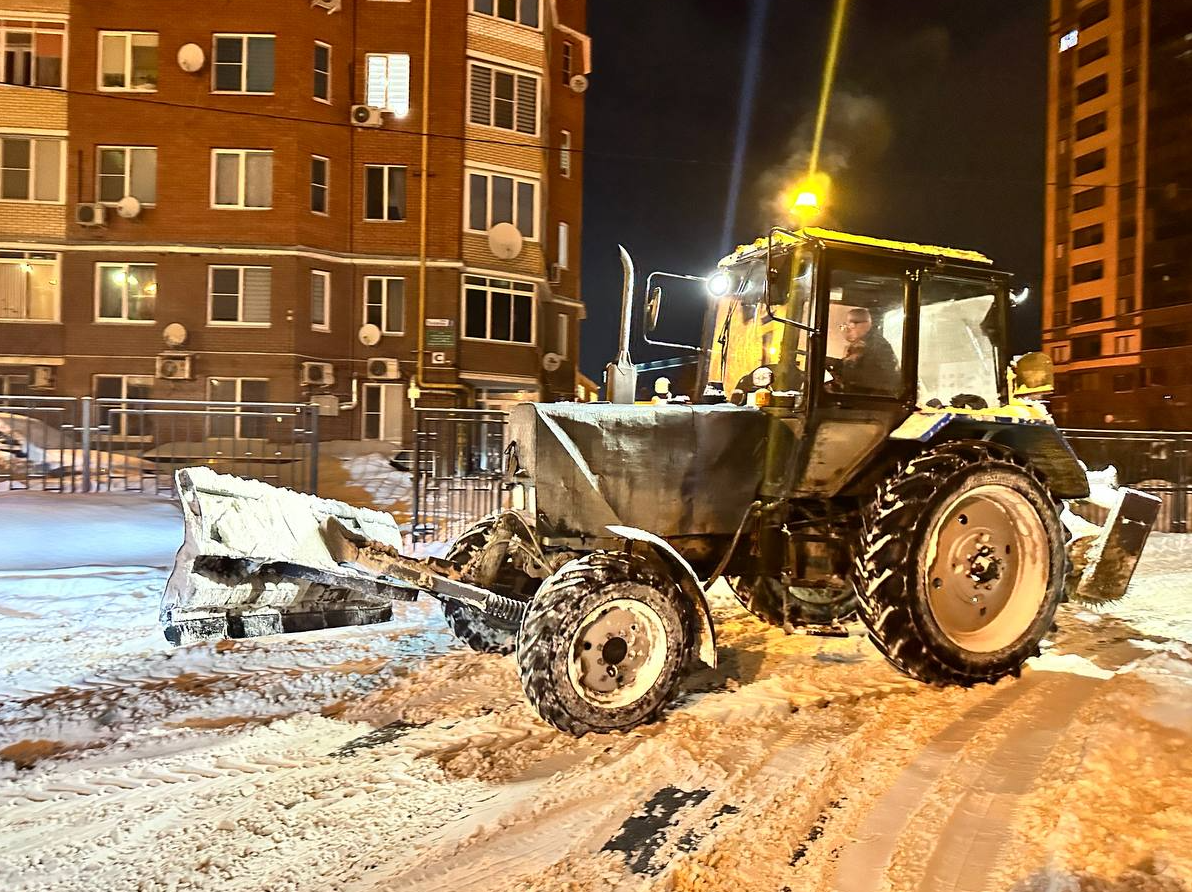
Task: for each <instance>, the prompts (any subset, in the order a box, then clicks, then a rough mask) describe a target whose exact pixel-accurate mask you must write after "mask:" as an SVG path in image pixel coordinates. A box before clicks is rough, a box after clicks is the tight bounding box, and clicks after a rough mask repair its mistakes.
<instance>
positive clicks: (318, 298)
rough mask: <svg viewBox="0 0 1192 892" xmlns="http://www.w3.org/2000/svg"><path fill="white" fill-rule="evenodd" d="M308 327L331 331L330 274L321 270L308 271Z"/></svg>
mask: <svg viewBox="0 0 1192 892" xmlns="http://www.w3.org/2000/svg"><path fill="white" fill-rule="evenodd" d="M310 327H311V328H312V329H314V330H315V331H331V273H329V272H326V271H324V270H321V269H314V270H311V271H310Z"/></svg>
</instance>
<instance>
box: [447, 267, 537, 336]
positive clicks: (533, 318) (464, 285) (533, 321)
mask: <svg viewBox="0 0 1192 892" xmlns="http://www.w3.org/2000/svg"><path fill="white" fill-rule="evenodd" d="M466 276H474V277H477V278H482V279H488V280H489V283H490V284H488V285H486V286H485V291H486V292H487V293H488V300H487V301H486V305H485V320H484V323H485V324H484V328H485V331H488V332H491V331H492V330H493V301H492V292H493V287H492V284H491V282H492V280H493V279H498V280H500V281H505V282H517V283H518V284H520V285H530V286H532V289H533V290H531V291H530V292H529V293H528V295H527V296H528V297H529V298H530V340H528V341H503V340H500V339H499V338H474V337H469V336H468V334H467V331H468V318H467V314H468V282H467V279H466ZM459 283H460V290H459V322H460V324H459V329H460V333H459V336H460V339H461V340H464V341H473V342H475V343H478V344H505V345H508V346H510V347H536V346H538V286H537V284H536V283H535V282H533V281H531V280H529V279H522V278H518V277H517V276H505V275H496V276H492V275H479V274H477V273H475V272H467V273H465V274H464V275H463V276H460V279H459ZM472 287H476V286H472ZM498 290H499V289H498ZM515 293H516V292H515Z"/></svg>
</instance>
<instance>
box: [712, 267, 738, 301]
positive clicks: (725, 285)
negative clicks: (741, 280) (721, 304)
mask: <svg viewBox="0 0 1192 892" xmlns="http://www.w3.org/2000/svg"><path fill="white" fill-rule="evenodd" d="M732 285H733V280H732V278H731V277H730V276H729V274H728V273H726V272H725V271H724V270H720V271H718V272H714V273H712V275H710V276H708V286H707V287H708V294H710V295H712V296H713V297H724V296H725V295H726V294H728V292H729V289H730V288H732Z"/></svg>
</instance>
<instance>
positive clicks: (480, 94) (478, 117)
mask: <svg viewBox="0 0 1192 892" xmlns="http://www.w3.org/2000/svg"><path fill="white" fill-rule="evenodd" d="M469 72H470V84H471V87H470V91H469V102H468V120H469V121H471V122H472V123H473V124H483V125H484V126H486V127H498V128H500V129H501V130H514V131H516V132H518V133H526V134H529V135H530V136H534V135H536V134H537V133H538V78H537V76H535V75H533V74H523V73H521V72H518V71H514V70H512V69H506V68H495V67H493V66H491V65H482V64H480V63H478V62H473V63H471V65H470V66H469Z"/></svg>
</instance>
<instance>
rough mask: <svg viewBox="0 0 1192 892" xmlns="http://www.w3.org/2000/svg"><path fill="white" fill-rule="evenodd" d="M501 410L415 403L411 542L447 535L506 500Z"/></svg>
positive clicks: (505, 419) (504, 414) (449, 537)
mask: <svg viewBox="0 0 1192 892" xmlns="http://www.w3.org/2000/svg"><path fill="white" fill-rule="evenodd" d="M508 420H509V415H508V413H507V412H500V411H489V410H484V409H417V410H415V414H414V426H415V433H414V458H413V467H412V469H411V470H412V471H413V474H414V505H413V509H414V510H413V514H414V524H413V536H414V541H416V542H430V541H449V540H452V539H455V538H456V537H457V536H459V535H460V533H462V532H464V530H466V529H467V528H468V527H469V526H471V525H472V524H473V523H475V522H476V521H477V520H479V519H480V518H482V517H484V516H485V515H486V514H489V513H491V512H493V511H496V510H497V509H498V508H501V507H503V506H505V505H506V504H507V501H508V496H507V493H506V491H505V489H504V486H503V484H504V478H503V473H504V459H505V434H506V429H507V427H508Z"/></svg>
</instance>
